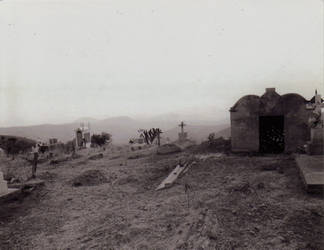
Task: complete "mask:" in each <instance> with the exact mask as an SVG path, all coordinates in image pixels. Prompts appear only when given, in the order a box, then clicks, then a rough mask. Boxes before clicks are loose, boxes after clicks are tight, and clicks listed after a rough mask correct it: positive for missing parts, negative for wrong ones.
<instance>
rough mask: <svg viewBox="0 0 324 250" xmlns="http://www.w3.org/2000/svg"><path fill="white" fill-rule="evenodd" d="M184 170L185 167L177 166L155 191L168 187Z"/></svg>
mask: <svg viewBox="0 0 324 250" xmlns="http://www.w3.org/2000/svg"><path fill="white" fill-rule="evenodd" d="M185 169H186V165H184V166H182V165H180V164H179V165H177V166H176V168H175V169H173V171H172V172H171V173H170V174H169V176H168V177H167V178H165V179H164V180H163V181H162V182H161V184H160V185H159V186H158V187H157V188H156V189H155V190H161V189H163V188H167V187H170V186H171V185H172V183H173V182H174V181H175V180H176V179H177V178H178V176H179V175H180V174H181V173H182V171H184V170H185Z"/></svg>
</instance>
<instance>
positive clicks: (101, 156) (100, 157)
mask: <svg viewBox="0 0 324 250" xmlns="http://www.w3.org/2000/svg"><path fill="white" fill-rule="evenodd" d="M102 158H103V154H102V153H100V154H96V155H92V156H89V158H88V159H89V160H99V159H102Z"/></svg>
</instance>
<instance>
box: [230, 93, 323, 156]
mask: <svg viewBox="0 0 324 250" xmlns="http://www.w3.org/2000/svg"><path fill="white" fill-rule="evenodd" d="M312 102H315V97H313V98H312V99H311V100H310V101H308V100H306V99H305V98H304V97H302V96H301V95H298V94H285V95H279V94H278V93H277V92H276V91H275V88H267V89H266V92H265V93H264V94H263V95H262V96H261V97H260V96H256V95H246V96H244V97H242V98H241V99H239V100H238V101H237V102H236V103H235V105H234V106H233V107H232V108H231V109H230V116H231V143H232V151H233V152H261V153H282V152H287V153H288V152H296V151H297V150H298V149H299V148H303V147H304V146H305V145H306V144H307V142H308V141H310V139H311V138H310V136H311V132H310V131H311V128H310V126H309V119H310V117H311V115H312V112H313V108H312V107H313V106H312ZM321 102H322V99H321Z"/></svg>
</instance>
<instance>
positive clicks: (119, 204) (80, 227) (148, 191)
mask: <svg viewBox="0 0 324 250" xmlns="http://www.w3.org/2000/svg"><path fill="white" fill-rule="evenodd" d="M138 155H139V157H130V158H133V159H126V158H128V156H127V155H126V154H121V156H120V157H119V156H118V155H114V156H111V155H109V154H108V153H106V154H105V155H104V158H102V159H99V160H93V161H91V160H88V159H87V157H86V156H83V157H81V158H79V159H76V160H72V161H68V162H65V163H62V164H58V165H55V166H50V165H47V164H46V163H45V164H44V165H42V166H41V168H40V173H39V174H40V177H41V178H42V179H44V180H45V181H46V185H45V187H43V188H41V189H38V190H37V191H34V192H33V193H31V194H30V195H27V196H25V197H24V198H21V199H19V200H16V201H12V202H9V203H6V204H4V205H1V207H0V225H1V227H0V228H1V229H0V248H1V249H19V248H20V249H21V248H23V249H214V248H216V249H321V247H322V246H323V245H324V244H323V243H324V242H323V239H324V223H323V222H324V221H323V218H324V201H323V197H321V196H309V195H306V194H305V193H304V191H303V190H302V186H301V181H300V179H299V177H298V174H297V170H296V168H295V163H294V161H293V160H292V159H290V158H288V157H279V158H273V157H270V158H266V157H265V158H262V157H239V156H228V157H223V158H213V159H205V160H204V161H200V162H199V163H198V164H197V165H196V166H195V167H194V168H192V169H190V171H189V172H188V173H187V174H186V175H185V176H183V177H182V178H181V179H179V180H178V181H177V182H176V183H175V185H174V186H173V187H172V188H170V189H166V190H162V191H158V192H156V191H154V189H155V188H156V186H157V185H158V184H159V183H160V182H161V181H162V180H163V178H165V177H166V176H167V174H168V173H169V172H170V171H171V170H172V168H173V167H174V166H175V165H176V163H177V161H178V158H177V157H180V156H181V154H178V155H169V156H147V154H145V153H138ZM125 157H126V158H125ZM110 159H111V160H110ZM269 162H275V164H277V166H279V168H276V169H272V170H269V169H267V170H265V169H264V168H263V167H262V166H263V165H264V164H266V163H269ZM90 169H92V170H93V169H96V170H99V171H100V173H103V174H104V176H105V177H106V178H107V180H108V181H107V182H106V183H103V184H100V185H93V186H77V187H76V186H73V185H72V182H71V181H72V180H73V179H74V178H76V177H77V176H79V175H80V174H82V173H83V172H84V171H86V170H90ZM185 184H189V186H190V191H189V208H188V193H185V189H184V185H185Z"/></svg>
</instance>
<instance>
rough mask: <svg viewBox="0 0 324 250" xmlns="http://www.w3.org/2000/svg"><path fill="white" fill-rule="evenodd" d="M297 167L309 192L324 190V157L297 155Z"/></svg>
mask: <svg viewBox="0 0 324 250" xmlns="http://www.w3.org/2000/svg"><path fill="white" fill-rule="evenodd" d="M296 162H297V166H298V168H299V172H300V175H301V177H302V180H303V182H304V185H305V188H306V190H307V192H317V191H323V190H324V156H323V155H297V156H296Z"/></svg>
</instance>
